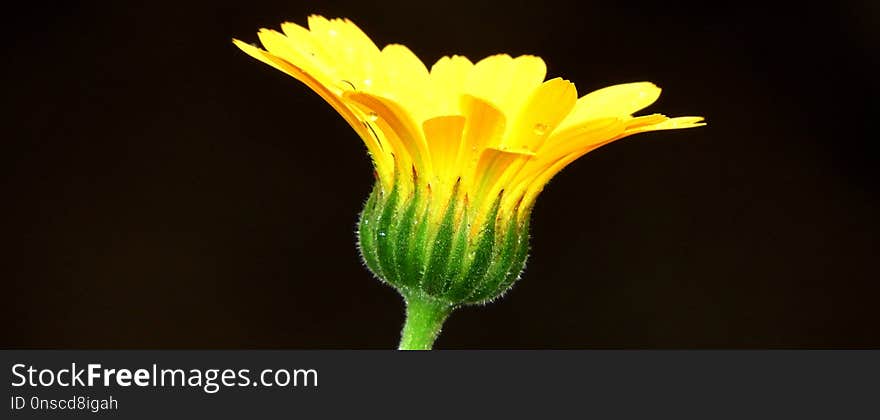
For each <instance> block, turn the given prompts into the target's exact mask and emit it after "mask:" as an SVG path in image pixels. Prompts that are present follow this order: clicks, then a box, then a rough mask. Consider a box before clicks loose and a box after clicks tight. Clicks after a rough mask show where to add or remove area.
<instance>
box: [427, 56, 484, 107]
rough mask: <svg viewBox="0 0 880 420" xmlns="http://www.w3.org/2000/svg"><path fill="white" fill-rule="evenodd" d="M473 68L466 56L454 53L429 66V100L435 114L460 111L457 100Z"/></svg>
mask: <svg viewBox="0 0 880 420" xmlns="http://www.w3.org/2000/svg"><path fill="white" fill-rule="evenodd" d="M473 68H474V64H473V63H471V61H470V60H468V59H467V58H466V57H462V56H460V55H454V56H452V57H443V58H441V59H439V60H437V62H436V63H434V65H433V66H431V74H430V80H431V90H430V94H431V102H432V103H434V106H435V108H434V113H435V114H437V115H454V114H459V113H461V108H460V107H459V101H460V97H461V94H462V93H463V92H464V86H465V82H466V81H467V78H468V75H469V74H470V73H471V71H472V69H473Z"/></svg>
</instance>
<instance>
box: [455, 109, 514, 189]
mask: <svg viewBox="0 0 880 420" xmlns="http://www.w3.org/2000/svg"><path fill="white" fill-rule="evenodd" d="M461 109H462V112H463V114H464V116H465V118H466V120H465V125H464V134H463V137H464V138H463V142H462V146H463V149H462V151H461V153H459V156H458V160H457V164H456V166H457V167H458V170H459V173H461V174H462V176H463V177H464V178H465V180H464V182H465V184H469V183H471V182H474V180H475V179H476V176H475V174H474V171H475V170H476V166H477V159H478V158H479V157H480V153H481V152H482V151H483V149H485V148H487V147H491V146H497V145H499V144H501V138H502V135H503V134H504V127H505V125H506V119H505V118H504V114H502V113H501V111H499V110H498V108H496V107H494V106H493V105H492V104H490V103H488V102H486V101H485V100H483V99H480V98H477V97H474V96H471V95H468V94H465V95H462V96H461Z"/></svg>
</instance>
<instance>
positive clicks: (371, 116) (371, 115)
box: [367, 112, 379, 122]
mask: <svg viewBox="0 0 880 420" xmlns="http://www.w3.org/2000/svg"><path fill="white" fill-rule="evenodd" d="M367 119H368V120H370V121H372V122H376V120H378V119H379V114H377V113H375V112H370V113H369V114H367Z"/></svg>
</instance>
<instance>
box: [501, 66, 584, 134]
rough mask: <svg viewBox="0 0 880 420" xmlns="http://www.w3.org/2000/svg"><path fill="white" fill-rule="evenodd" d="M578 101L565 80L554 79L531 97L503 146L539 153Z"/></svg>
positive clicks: (539, 88)
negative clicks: (539, 149) (546, 140)
mask: <svg viewBox="0 0 880 420" xmlns="http://www.w3.org/2000/svg"><path fill="white" fill-rule="evenodd" d="M575 101H577V90H576V89H575V87H574V84H572V83H571V82H569V81H568V80H564V79H561V78H555V79H552V80H548V81H546V82H544V83H543V84H542V85H541V86H539V87H538V88H537V89H535V91H534V92H533V93H532V95H531V97H530V98H529V100H528V102H527V103H526V105H525V106H524V107H523V108H522V110H521V111H520V112H519V117H518V118H516V119H515V122H514V125H513V127H512V129H511V130H510V132H509V136H508V138H507V140H506V141H505V143H504V145H505V146H507V147H512V148H522V149H529V150H538V148H540V147H541V145H542V144H543V143H544V141H545V139H547V137H548V136H550V133H552V132H553V130H554V129H555V128H556V125H557V124H559V122H560V121H562V119H563V118H565V116H566V115H568V113H569V112H570V111H571V108H572V107H573V106H574V104H575Z"/></svg>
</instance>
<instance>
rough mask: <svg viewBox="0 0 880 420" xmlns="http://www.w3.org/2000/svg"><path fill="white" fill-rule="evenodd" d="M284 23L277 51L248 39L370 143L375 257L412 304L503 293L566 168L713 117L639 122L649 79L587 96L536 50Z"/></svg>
mask: <svg viewBox="0 0 880 420" xmlns="http://www.w3.org/2000/svg"><path fill="white" fill-rule="evenodd" d="M281 30H282V32H277V31H274V30H270V29H261V30H260V31H259V39H260V41H261V43H262V45H263V48H265V50H264V49H260V48H258V47H255V46H252V45H249V44H247V43H244V42H241V41H238V40H234V43H235V45H237V46H238V47H239V48H241V49H242V50H243V51H244V52H246V53H247V54H249V55H251V56H252V57H254V58H256V59H258V60H260V61H263V62H264V63H266V64H269V65H271V66H273V67H275V68H276V69H278V70H281V71H283V72H285V73H287V74H289V75H291V76H293V77H294V78H296V79H298V80H299V81H301V82H303V83H305V84H306V85H307V86H308V87H309V88H311V89H312V90H314V91H315V92H316V93H318V94H319V95H320V96H321V97H322V98H324V100H326V101H327V102H328V103H329V104H330V105H331V106H332V107H333V108H334V109H335V110H336V111H337V112H338V113H339V114H340V115H342V117H343V118H344V119H345V120H346V121H347V122H348V123H349V124H350V125H351V127H352V128H353V129H354V130H355V132H357V133H358V135H359V136H360V137H361V139H362V140H363V142H364V144H366V147H367V149H368V151H369V153H370V156H371V157H372V159H373V164H374V166H375V169H376V177H377V184H376V189H375V191H374V193H373V195H372V196H371V199H370V202H368V203H367V206H366V208H365V210H364V214H363V215H362V220H361V233H360V235H361V237H360V241H361V249H362V253H363V255H364V258H365V260H366V262H367V264H368V266H370V268H371V269H372V270H373V272H374V273H376V275H377V276H378V277H380V278H381V279H383V280H385V281H387V282H389V283H391V284H392V285H394V286H395V287H397V288H398V289H399V290H401V293H403V295H404V296H405V297H406V298H407V301H408V302H410V303H411V301H412V300H417V299H422V300H425V299H427V300H430V301H437V302H440V304H441V306H442V305H447V306H450V307H454V306H456V305H459V304H464V303H476V302H482V301H486V300H491V299H494V298H495V297H497V296H499V295H500V294H501V293H503V292H504V290H506V289H507V288H508V287H509V286H510V284H512V282H513V281H514V280H515V279H516V278H517V277H518V275H519V273H520V271H521V270H522V266H523V264H524V262H525V254H526V250H527V247H528V246H527V244H528V237H527V224H528V218H529V215H530V213H531V209H532V206H533V205H534V202H535V198H536V197H537V196H538V194H539V193H540V192H541V190H542V189H543V188H544V185H546V184H547V182H548V181H549V180H550V179H551V178H552V177H553V176H554V175H556V174H557V173H558V172H559V171H560V170H562V169H563V168H564V167H565V166H567V165H568V164H569V163H571V162H573V161H574V160H575V159H577V158H579V157H580V156H583V155H584V154H586V153H588V152H590V151H592V150H594V149H596V148H598V147H600V146H602V145H605V144H608V143H610V142H612V141H614V140H617V139H621V138H623V137H626V136H629V135H631V134H636V133H641V132H645V131H654V130H667V129H677V128H689V127H696V126H700V125H703V123H702V120H703V119H702V118H701V117H677V118H669V117H666V116H664V115H662V114H649V115H644V116H638V117H636V116H633V114H635V113H636V112H638V111H640V110H642V109H643V108H645V107H647V106H648V105H651V104H652V103H653V102H654V101H656V100H657V98H658V97H659V95H660V88H658V87H657V86H655V85H654V84H652V83H649V82H638V83H629V84H623V85H616V86H611V87H608V88H604V89H600V90H597V91H595V92H591V93H589V94H587V95H584V96H582V97H580V98H578V94H577V90H576V89H575V87H574V84H572V83H571V82H569V81H567V80H565V79H561V78H554V79H550V80H546V81H545V80H544V78H545V76H546V66H545V64H544V61H543V60H541V58H539V57H536V56H531V55H523V56H519V57H516V58H513V57H510V56H509V55H504V54H500V55H493V56H490V57H486V58H484V59H482V60H480V61H478V62H476V63H473V62H471V61H470V60H468V59H467V58H465V57H462V56H451V57H443V58H441V59H440V60H438V61H437V62H436V63H434V64H433V65H432V66H431V68H430V69H428V68H427V67H426V66H425V64H424V63H423V62H422V61H421V60H420V59H419V58H418V57H416V56H415V54H413V53H412V52H411V51H410V50H409V49H408V48H407V47H405V46H403V45H398V44H391V45H388V46H385V47H384V48H382V49H379V48H378V47H377V46H376V45H375V44H374V43H373V41H371V40H370V38H369V37H368V36H367V35H366V34H364V33H363V32H362V31H361V30H360V29H359V28H358V27H357V26H356V25H355V24H354V23H352V22H351V21H349V20H347V19H331V20H328V19H325V18H324V17H321V16H310V17H309V19H308V28H304V27H302V26H299V25H297V24H294V23H284V24H282V25H281ZM371 222H372V223H373V224H372V225H370V223H371ZM383 223H384V224H383ZM444 226H445V227H444ZM364 232H367V233H366V234H365V233H364ZM486 232H490V233H488V234H487V233H486ZM497 261H503V263H498V262H497ZM499 264H500V265H499ZM493 273H494V274H493ZM493 275H494V276H495V278H490V277H492V276H493ZM411 298H412V299H411ZM441 322H442V320H441Z"/></svg>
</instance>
